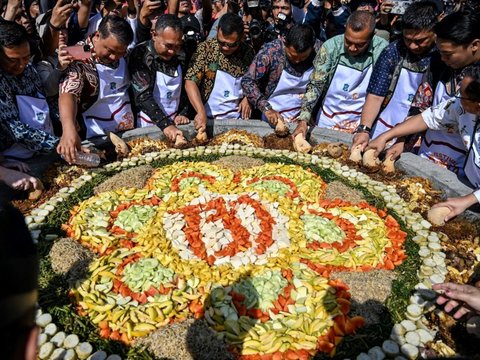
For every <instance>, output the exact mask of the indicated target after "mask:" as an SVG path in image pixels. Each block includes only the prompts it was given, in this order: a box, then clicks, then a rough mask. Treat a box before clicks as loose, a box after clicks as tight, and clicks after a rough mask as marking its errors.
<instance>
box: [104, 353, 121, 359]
mask: <svg viewBox="0 0 480 360" xmlns="http://www.w3.org/2000/svg"><path fill="white" fill-rule="evenodd" d="M107 360H122V358H121V357H120V355H117V354H113V355H110V356H109V357H107Z"/></svg>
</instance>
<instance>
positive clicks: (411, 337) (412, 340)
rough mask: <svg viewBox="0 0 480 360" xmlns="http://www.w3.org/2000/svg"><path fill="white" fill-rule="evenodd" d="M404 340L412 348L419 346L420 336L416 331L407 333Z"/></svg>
mask: <svg viewBox="0 0 480 360" xmlns="http://www.w3.org/2000/svg"><path fill="white" fill-rule="evenodd" d="M405 340H407V343H408V344H411V345H413V346H419V345H420V335H418V333H417V332H416V331H409V332H407V333H406V334H405Z"/></svg>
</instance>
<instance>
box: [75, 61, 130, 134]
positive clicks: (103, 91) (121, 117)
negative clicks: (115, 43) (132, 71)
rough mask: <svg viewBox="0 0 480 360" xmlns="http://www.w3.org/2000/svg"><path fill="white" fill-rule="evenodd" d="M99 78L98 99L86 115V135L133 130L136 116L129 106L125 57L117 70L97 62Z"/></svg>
mask: <svg viewBox="0 0 480 360" xmlns="http://www.w3.org/2000/svg"><path fill="white" fill-rule="evenodd" d="M95 67H96V69H97V73H98V78H99V92H98V98H97V101H96V102H95V103H94V104H93V105H92V106H90V107H89V108H88V109H87V110H86V111H85V112H84V113H83V114H82V116H83V119H84V122H85V126H86V128H87V138H91V137H94V136H99V135H105V134H106V133H107V132H109V131H112V132H116V131H123V130H129V129H133V126H134V118H133V112H132V108H131V106H130V97H129V95H128V87H129V86H130V77H129V75H128V70H127V64H126V61H125V59H123V58H122V59H120V62H119V65H118V67H117V68H116V69H112V68H110V67H108V66H106V65H102V64H96V65H95Z"/></svg>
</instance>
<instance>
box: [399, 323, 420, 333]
mask: <svg viewBox="0 0 480 360" xmlns="http://www.w3.org/2000/svg"><path fill="white" fill-rule="evenodd" d="M400 324H402V326H403V327H404V328H405V330H406V331H407V332H408V331H415V329H416V328H417V326H416V325H415V323H414V322H413V321H410V320H403V321H402V322H400Z"/></svg>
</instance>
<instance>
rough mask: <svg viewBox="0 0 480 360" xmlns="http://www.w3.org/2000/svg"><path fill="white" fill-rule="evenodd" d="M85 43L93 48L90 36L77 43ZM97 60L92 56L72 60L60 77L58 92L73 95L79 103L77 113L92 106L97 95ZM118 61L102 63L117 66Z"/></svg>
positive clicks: (112, 66)
mask: <svg viewBox="0 0 480 360" xmlns="http://www.w3.org/2000/svg"><path fill="white" fill-rule="evenodd" d="M84 44H87V45H89V46H90V47H91V48H93V43H92V39H91V38H87V40H86V41H85V42H80V43H78V44H77V45H84ZM97 63H99V61H98V60H97V59H96V58H95V57H94V56H92V57H91V58H90V59H88V60H87V61H85V62H82V61H74V62H73V63H71V64H70V65H69V66H68V68H67V69H66V70H65V72H64V74H63V76H62V77H61V79H60V94H72V95H75V98H76V100H77V104H78V105H79V111H78V114H80V113H83V112H84V111H85V110H87V109H88V108H89V107H90V106H92V105H93V104H94V103H95V102H96V101H97V97H98V90H99V89H98V88H99V82H100V80H99V78H98V73H97V69H96V68H95V64H97ZM118 64H119V62H118V61H117V62H115V63H113V64H104V65H107V66H109V67H111V68H114V69H115V68H117V67H118Z"/></svg>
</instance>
